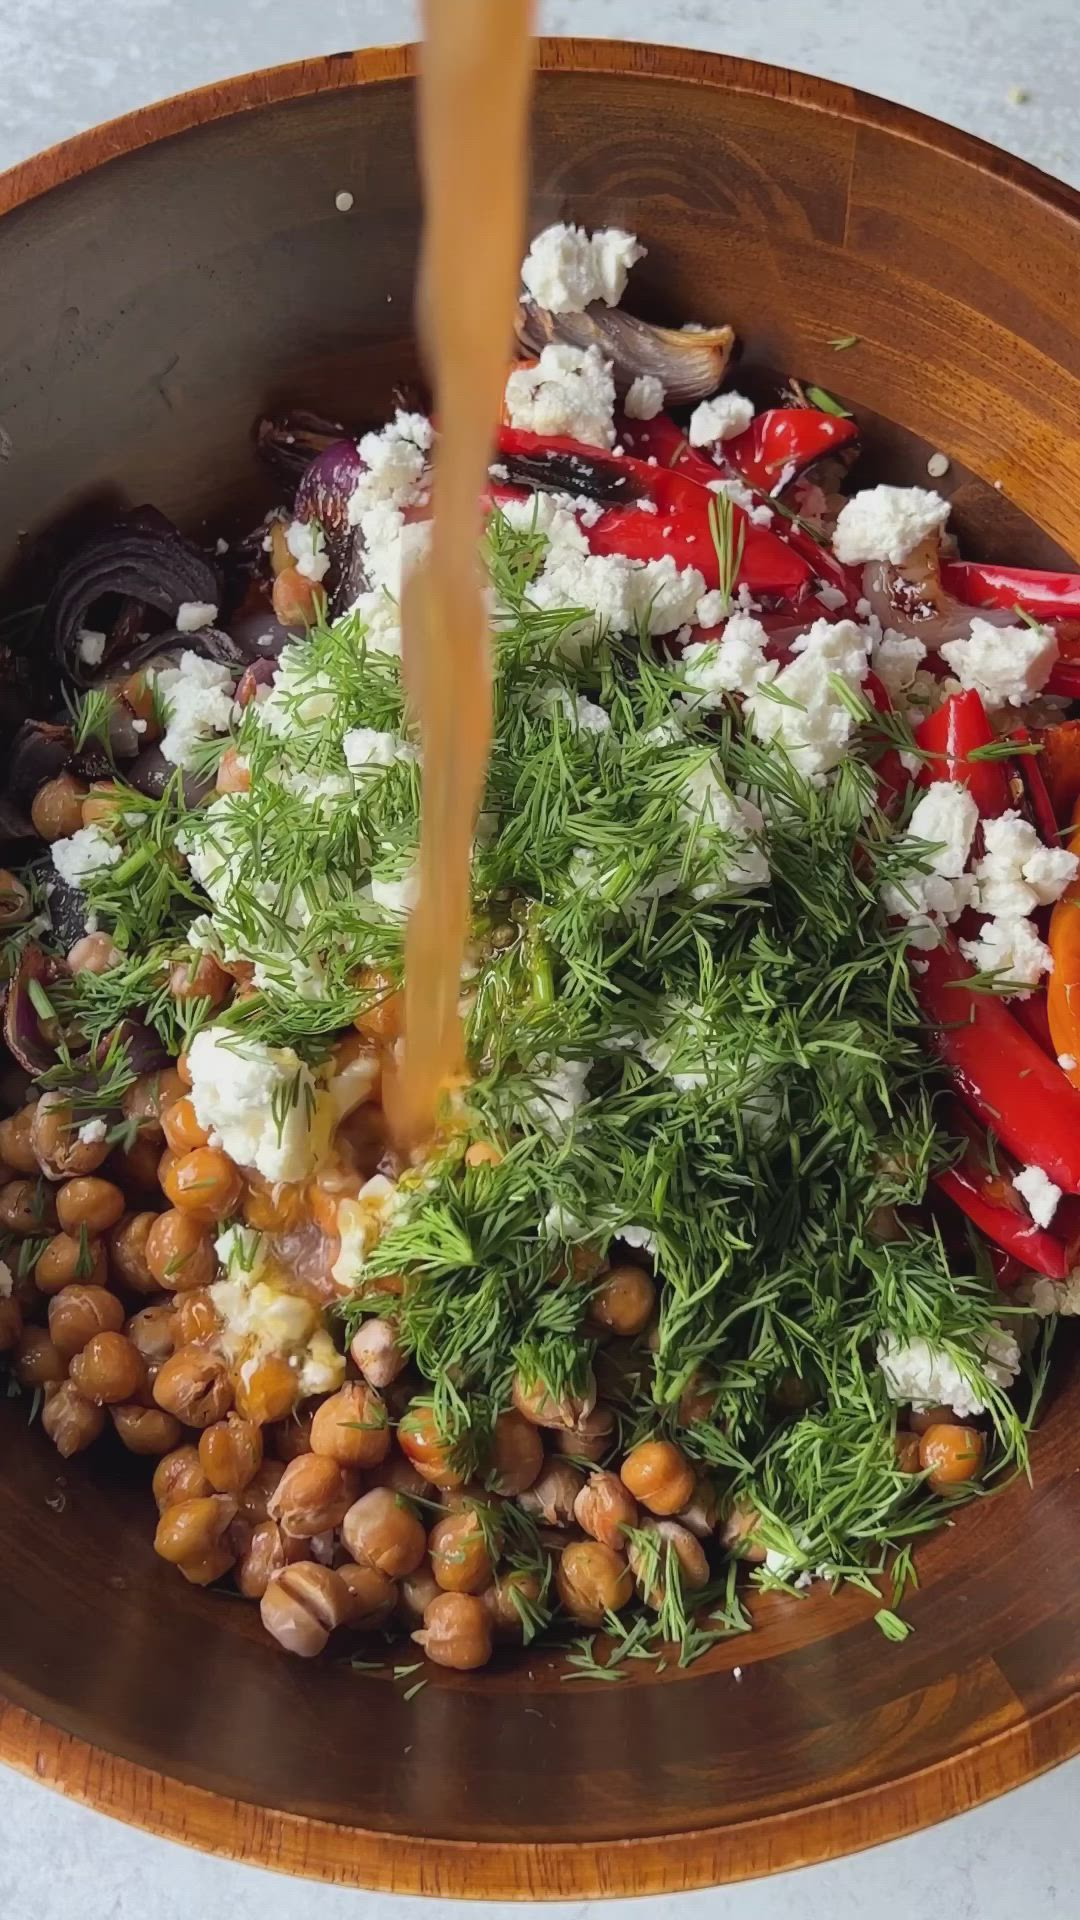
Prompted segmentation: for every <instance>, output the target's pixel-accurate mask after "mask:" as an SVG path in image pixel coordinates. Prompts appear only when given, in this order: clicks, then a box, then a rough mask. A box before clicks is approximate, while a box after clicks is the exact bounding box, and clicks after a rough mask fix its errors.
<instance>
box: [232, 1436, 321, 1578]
mask: <svg viewBox="0 0 1080 1920" xmlns="http://www.w3.org/2000/svg"><path fill="white" fill-rule="evenodd" d="M284 1471H285V1468H284V1467H283V1466H282V1464H281V1461H280V1460H264V1461H263V1463H262V1465H261V1467H257V1468H256V1470H255V1472H254V1473H253V1474H252V1476H251V1479H250V1480H249V1481H248V1483H247V1486H246V1487H241V1489H240V1492H239V1493H238V1494H237V1495H236V1501H237V1505H238V1506H239V1508H240V1512H241V1514H242V1516H243V1518H244V1519H245V1520H247V1521H249V1522H250V1523H251V1524H252V1525H255V1524H256V1523H257V1522H259V1521H262V1520H268V1519H269V1517H270V1502H271V1500H272V1499H273V1497H274V1494H275V1493H276V1492H277V1489H278V1486H279V1484H280V1482H281V1476H282V1474H283V1473H284ZM304 1545H305V1551H306V1549H307V1543H306V1541H305V1543H304ZM300 1558H303V1555H301V1556H300Z"/></svg>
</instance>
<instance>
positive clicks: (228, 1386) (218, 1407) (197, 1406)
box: [154, 1347, 233, 1428]
mask: <svg viewBox="0 0 1080 1920" xmlns="http://www.w3.org/2000/svg"><path fill="white" fill-rule="evenodd" d="M232 1397H233V1390H232V1381H231V1380H230V1379H229V1373H228V1368H227V1367H226V1365H225V1362H224V1361H223V1360H221V1359H219V1357H218V1356H217V1354H214V1353H208V1352H207V1350H206V1348H205V1347H180V1348H179V1349H178V1351H177V1352H176V1353H174V1354H172V1355H170V1357H169V1359H168V1360H166V1361H165V1362H164V1363H163V1365H162V1368H161V1371H160V1373H159V1374H158V1376H157V1379H156V1380H155V1381H154V1399H155V1400H156V1401H157V1404H158V1406H159V1407H164V1409H165V1411H166V1413H175V1415H176V1417H177V1419H178V1420H182V1421H183V1423H184V1425H185V1426H186V1427H200V1428H201V1427H212V1426H213V1424H214V1422H215V1420H223V1419H224V1418H225V1415H226V1414H227V1413H228V1411H229V1407H230V1405H231V1403H232Z"/></svg>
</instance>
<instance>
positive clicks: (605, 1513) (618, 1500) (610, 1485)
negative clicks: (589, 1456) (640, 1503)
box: [574, 1473, 638, 1552]
mask: <svg viewBox="0 0 1080 1920" xmlns="http://www.w3.org/2000/svg"><path fill="white" fill-rule="evenodd" d="M574 1519H575V1520H576V1521H577V1523H578V1526H579V1527H580V1528H581V1530H582V1532H583V1533H587V1534H589V1535H590V1536H591V1538H592V1539H593V1540H599V1542H600V1544H601V1546H604V1547H611V1548H613V1549H614V1550H615V1551H616V1552H625V1550H626V1529H627V1528H628V1527H636V1526H637V1523H638V1509H637V1501H636V1500H635V1499H634V1497H633V1495H632V1494H630V1493H629V1492H628V1491H627V1489H626V1488H625V1487H624V1486H623V1483H622V1481H621V1480H620V1479H619V1476H618V1474H617V1473H593V1474H590V1476H589V1478H588V1480H587V1481H586V1482H585V1485H584V1486H583V1487H582V1488H581V1491H580V1492H579V1493H578V1495H577V1498H576V1499H575V1501H574Z"/></svg>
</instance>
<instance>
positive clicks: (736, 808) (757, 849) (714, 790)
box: [680, 762, 772, 900]
mask: <svg viewBox="0 0 1080 1920" xmlns="http://www.w3.org/2000/svg"><path fill="white" fill-rule="evenodd" d="M718 765H719V763H718V762H712V763H710V764H708V765H706V766H703V767H698V768H697V770H696V772H694V773H692V774H690V775H689V776H688V778H687V779H686V781H685V782H684V785H683V795H684V798H683V800H682V802H681V806H680V811H681V812H682V814H683V817H684V819H685V820H686V823H687V825H688V826H689V827H692V828H693V829H694V831H695V834H696V836H697V843H696V846H695V852H696V853H699V854H700V855H701V856H702V862H703V865H704V867H705V868H706V869H707V870H708V871H707V875H706V877H703V878H702V879H701V880H700V881H698V882H697V883H696V884H695V885H694V887H693V888H692V892H693V895H694V898H695V900H714V899H716V898H717V897H718V896H720V895H722V894H725V893H731V892H738V893H742V892H744V891H745V890H746V889H748V888H750V887H763V886H767V885H768V882H769V880H770V879H771V877H772V876H771V873H770V870H769V862H768V860H767V859H766V857H765V853H764V850H763V846H762V837H763V831H764V824H765V823H764V820H763V819H762V815H761V812H760V810H759V808H757V807H755V806H754V805H753V804H752V802H751V801H749V800H737V799H736V798H735V796H734V795H733V794H732V793H730V792H729V791H728V788H727V787H726V786H725V784H724V782H723V780H722V779H721V778H720V777H719V774H718V771H717V769H718ZM714 873H715V878H714V877H713V874H714Z"/></svg>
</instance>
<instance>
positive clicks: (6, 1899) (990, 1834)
mask: <svg viewBox="0 0 1080 1920" xmlns="http://www.w3.org/2000/svg"><path fill="white" fill-rule="evenodd" d="M541 20H542V24H543V26H544V27H545V29H546V30H547V31H549V32H552V33H571V32H573V33H579V34H600V35H610V36H617V37H621V38H627V39H633V38H639V39H648V40H664V41H669V42H675V43H680V44H683V45H687V46H701V47H710V48H717V49H723V50H724V51H726V52H730V53H739V54H744V55H749V56H751V57H752V58H756V59H761V60H771V61H774V62H777V63H779V64H782V65H787V66H793V67H799V68H802V69H804V70H805V71H807V72H816V73H821V74H826V75H828V76H829V77H831V78H834V79H837V80H843V81H847V82H850V83H853V84H854V85H856V86H860V87H865V88H868V89H870V90H871V91H876V92H879V93H884V94H887V95H889V96H890V97H891V98H893V99H895V100H901V101H904V102H905V103H906V104H908V105H910V106H915V107H920V108H922V109H923V110H924V111H925V112H928V113H933V114H937V115H938V116H939V117H940V118H942V119H945V120H951V121H953V122H955V123H956V124H957V125H959V126H962V127H966V128H968V129H969V130H970V131H971V132H973V133H978V134H981V135H983V137H984V138H986V139H988V140H993V141H996V142H997V143H998V144H999V145H1000V146H1004V147H1008V148H1010V149H1011V150H1012V151H1013V152H1015V153H1019V154H1022V155H1024V157H1025V158H1027V159H1029V160H1033V161H1035V162H1036V164H1037V165H1039V166H1041V167H1044V168H1045V169H1046V170H1047V172H1050V173H1056V174H1059V175H1060V176H1061V177H1063V178H1064V179H1068V180H1072V181H1073V182H1074V183H1076V184H1078V185H1080V117H1078V116H1077V113H1076V108H1075V97H1074V79H1075V72H1076V24H1075V22H1076V11H1075V0H1028V4H1027V5H1026V6H1023V7H1014V6H1011V5H1006V4H1005V0H989V3H988V0H949V4H948V5H942V4H941V0H904V4H902V5H898V4H896V0H831V3H830V4H829V5H828V6H827V7H825V6H820V7H814V8H812V9H811V8H810V7H808V6H807V4H806V0H757V3H756V4H747V3H746V0H744V4H743V5H742V6H739V7H737V6H735V5H734V4H732V0H546V4H542V5H541ZM413 30H414V14H413V7H412V5H411V4H409V0H320V3H319V5H318V6H317V7H314V8H308V7H303V6H298V5H297V4H296V0H185V5H184V6H182V7H178V6H176V5H175V4H174V0H9V4H8V6H7V7H6V8H5V9H4V10H3V11H2V12H0V167H3V166H8V165H10V164H11V163H12V162H13V161H15V160H19V159H21V158H23V157H24V156H25V155H27V154H29V153H32V152H34V151H35V150H36V149H38V148H40V147H44V146H48V145H49V144H50V143H51V142H53V141H55V140H62V139H64V138H65V137H66V136H67V135H68V134H70V133H74V132H75V131H76V130H78V129H79V128H82V127H87V126H91V125H93V124H94V123H95V122H96V121H99V120H106V119H109V118H111V117H112V116H113V115H114V114H118V113H124V112H126V111H127V110H128V109H129V108H132V107H137V106H141V105H143V104H144V103H145V102H146V101H148V100H152V99H155V98H159V97H160V96H162V95H165V94H170V93H178V92H181V91H183V90H184V89H185V88H187V87H195V86H201V85H202V84H203V83H204V82H206V81H209V80H215V79H220V78H222V77H223V76H224V75H226V74H232V73H239V72H243V71H245V70H247V69H250V68H254V67H261V66H272V65H276V64H277V63H278V62H280V61H286V60H294V59H299V58H300V57H302V56H303V55H306V54H311V53H321V52H331V51H333V50H335V49H337V48H340V47H344V46H350V45H351V46H363V45H369V44H375V43H378V42H380V41H397V40H405V39H409V38H411V37H412V34H413ZM2 297H6V290H4V291H3V292H0V298H2ZM1078 1804H1080V1760H1076V1761H1073V1762H1072V1763H1071V1764H1070V1765H1068V1766H1065V1767H1061V1768H1059V1769H1058V1770H1057V1771H1056V1772H1055V1773H1053V1774H1050V1775H1048V1776H1047V1777H1046V1778H1044V1779H1042V1780H1040V1781H1036V1782H1035V1783H1034V1784H1033V1785H1031V1786H1029V1787H1025V1788H1022V1789H1021V1790H1020V1791H1018V1792H1016V1793H1013V1794H1010V1795H1009V1796H1008V1797H1007V1798H1006V1799H1005V1800H1002V1801H998V1802H996V1803H995V1804H993V1805H991V1806H989V1807H984V1808H982V1809H980V1810H979V1811H978V1812H976V1813H971V1814H967V1815H964V1816H963V1817H962V1818H961V1819H958V1820H954V1821H952V1822H950V1823H949V1824H948V1825H947V1826H945V1827H938V1828H935V1829H933V1830H932V1831H930V1832H928V1833H924V1834H919V1835H915V1836H913V1837H912V1838H911V1839H907V1840H900V1841H896V1842H894V1843H892V1844H891V1845H889V1846H887V1847H881V1848H879V1849H877V1850H876V1851H875V1852H873V1853H869V1854H862V1855H859V1856H857V1857H856V1858H854V1859H851V1860H847V1861H841V1862H838V1863H837V1864H835V1865H832V1866H824V1867H814V1868H810V1869H807V1870H805V1871H803V1872H801V1873H795V1874H784V1875H782V1876H780V1877H779V1878H777V1879H774V1880H768V1881H760V1882H757V1883H756V1884H754V1885H751V1886H744V1887H735V1888H731V1889H727V1890H724V1891H720V1892H711V1893H702V1894H685V1895H681V1896H678V1897H673V1898H671V1899H667V1900H646V1901H618V1902H614V1903H612V1904H611V1905H609V1906H607V1907H606V1908H605V1909H604V1913H605V1915H610V1920H631V1917H632V1916H634V1917H635V1920H659V1916H660V1915H663V1916H665V1920H667V1917H668V1916H670V1920H706V1917H708V1920H787V1917H788V1916H794V1915H795V1914H800V1915H802V1914H807V1915H809V1916H814V1917H816V1916H817V1915H819V1914H824V1913H828V1914H829V1915H830V1920H863V1916H864V1915H865V1914H866V1913H867V1912H872V1911H874V1910H875V1909H880V1908H888V1909H889V1910H891V1911H893V1912H896V1913H899V1914H910V1913H913V1912H926V1913H934V1914H947V1915H949V1916H950V1920H974V1917H975V1916H976V1915H978V1916H980V1920H1012V1916H1013V1914H1014V1913H1016V1912H1017V1911H1025V1912H1028V1913H1031V1914H1033V1915H1035V1916H1036V1917H1037V1920H1044V1916H1052V1915H1056V1914H1061V1915H1065V1914H1066V1913H1068V1914H1070V1915H1071V1914H1072V1913H1074V1912H1075V1910H1076V1895H1075V1885H1076V1880H1077V1874H1078V1870H1080V1825H1078V1823H1077V1817H1076V1810H1077V1806H1078ZM466 1910H467V1908H466V1904H465V1903H459V1902H453V1903H447V1904H446V1905H445V1906H442V1907H441V1908H440V1909H439V1913H440V1914H442V1913H445V1914H446V1915H447V1920H450V1916H451V1914H452V1913H456V1912H465V1911H466ZM434 1911H435V1910H434V1909H433V1908H432V1906H431V1903H430V1902H426V1901H421V1900H412V1899H408V1900H407V1899H391V1898H389V1897H386V1896H381V1895H373V1894H363V1893H355V1892H350V1891H345V1890H342V1889H338V1888H329V1887H328V1888H320V1887H316V1886H312V1885H305V1886H304V1887H303V1888H301V1887H299V1886H298V1885H297V1884H296V1883H295V1882H290V1881H286V1880H283V1879H279V1878H277V1877H275V1876H273V1875H271V1874H266V1873H262V1872H259V1871H257V1870H255V1869H253V1868H249V1867H239V1866H234V1865H232V1864H230V1863H228V1862H225V1861H219V1860H212V1859H208V1858H206V1857H204V1856H201V1855H196V1854H193V1853H187V1852H185V1851H184V1850H183V1849H181V1848H178V1847H175V1846H172V1845H170V1844H169V1843H167V1842H165V1841H161V1840H154V1839H151V1838H149V1837H147V1836H146V1835H143V1834H139V1833H136V1832H134V1831H132V1830H130V1829H127V1828H124V1827H120V1826H117V1825H115V1824H113V1823H112V1822H110V1821H107V1820H105V1819H103V1818H102V1817H101V1816H100V1815H98V1814H94V1813H89V1812H87V1811H85V1810H84V1809H83V1808H80V1807H77V1806H74V1805H71V1804H70V1803H68V1802H65V1801H62V1800H60V1799H58V1798H57V1797H56V1796H55V1795H53V1794H50V1793H47V1792H46V1791H45V1790H44V1789H43V1788H42V1787H39V1786H37V1785H35V1784H33V1783H32V1782H30V1781H27V1780H23V1779H21V1778H19V1777H18V1776H16V1775H14V1774H11V1773H8V1772H6V1771H3V1770H0V1915H2V1916H3V1920H191V1916H193V1915H194V1916H198V1920H296V1916H297V1915H298V1914H300V1913H302V1914H303V1916H304V1920H346V1917H347V1916H348V1917H349V1920H418V1916H419V1915H420V1914H421V1912H425V1913H426V1914H427V1916H428V1917H429V1920H431V1916H432V1915H433V1914H434ZM488 1911H489V1912H495V1911H496V1909H492V1908H489V1909H488ZM504 1911H505V1912H506V1914H507V1915H509V1914H511V1913H512V1912H513V1913H518V1914H521V1913H523V1912H525V1911H526V1910H525V1909H523V1908H520V1907H519V1908H509V1907H507V1908H506V1909H505V1910H504ZM531 1911H532V1913H533V1915H534V1920H540V1916H541V1912H543V1914H550V1915H551V1916H553V1920H555V1917H556V1916H558V1917H559V1920H569V1916H571V1915H573V1916H575V1920H576V1916H578V1915H580V1914H581V1913H582V1912H583V1911H584V1906H583V1905H577V1906H568V1905H561V1906H558V1907H549V1908H545V1909H543V1910H541V1909H533V1910H531Z"/></svg>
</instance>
